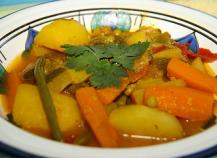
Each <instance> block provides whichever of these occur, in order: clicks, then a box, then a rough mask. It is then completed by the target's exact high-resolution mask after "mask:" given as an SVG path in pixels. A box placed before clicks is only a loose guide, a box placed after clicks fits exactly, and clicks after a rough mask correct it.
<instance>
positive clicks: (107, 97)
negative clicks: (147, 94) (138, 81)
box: [96, 79, 129, 105]
mask: <svg viewBox="0 0 217 158" xmlns="http://www.w3.org/2000/svg"><path fill="white" fill-rule="evenodd" d="M128 84H129V80H128V79H124V80H123V82H122V84H121V86H120V88H117V87H107V88H103V89H98V90H96V92H97V96H98V97H99V100H100V101H101V102H102V103H103V104H104V105H107V104H110V103H112V102H113V101H114V100H115V98H117V97H118V96H119V95H120V94H121V92H123V91H124V89H125V88H126V87H127V85H128Z"/></svg>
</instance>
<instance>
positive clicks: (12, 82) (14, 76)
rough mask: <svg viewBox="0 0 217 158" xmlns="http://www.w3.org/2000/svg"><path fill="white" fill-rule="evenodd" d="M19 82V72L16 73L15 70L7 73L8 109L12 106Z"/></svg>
mask: <svg viewBox="0 0 217 158" xmlns="http://www.w3.org/2000/svg"><path fill="white" fill-rule="evenodd" d="M19 84H21V78H20V76H19V73H17V72H16V71H11V72H9V73H7V88H8V89H7V96H8V101H9V103H8V106H9V111H11V110H12V108H13V104H14V100H15V95H16V93H17V88H18V86H19Z"/></svg>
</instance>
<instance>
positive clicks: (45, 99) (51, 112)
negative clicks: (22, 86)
mask: <svg viewBox="0 0 217 158" xmlns="http://www.w3.org/2000/svg"><path fill="white" fill-rule="evenodd" d="M44 62H45V59H44V58H43V57H40V58H39V59H38V60H37V61H36V66H35V70H34V75H35V79H36V83H37V86H38V90H39V93H40V97H41V100H42V104H43V108H44V111H45V113H46V116H47V119H48V123H49V125H50V128H51V132H52V136H53V139H55V140H57V141H63V138H62V134H61V131H60V127H59V124H58V122H57V114H56V109H55V107H54V104H53V100H52V98H51V94H50V92H49V89H48V87H47V84H46V80H45V75H44Z"/></svg>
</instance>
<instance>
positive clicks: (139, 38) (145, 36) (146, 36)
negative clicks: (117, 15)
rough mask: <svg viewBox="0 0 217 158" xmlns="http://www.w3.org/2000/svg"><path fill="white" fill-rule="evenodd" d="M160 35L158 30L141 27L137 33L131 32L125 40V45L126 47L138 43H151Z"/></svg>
mask: <svg viewBox="0 0 217 158" xmlns="http://www.w3.org/2000/svg"><path fill="white" fill-rule="evenodd" d="M160 35H161V31H160V30H159V29H155V28H153V27H150V26H148V27H145V26H143V27H142V28H140V29H139V30H138V31H136V32H133V33H132V34H131V35H130V36H129V37H128V38H127V39H126V43H127V44H128V45H132V44H135V43H138V42H145V41H148V42H153V41H156V40H157V39H158V38H159V36H160Z"/></svg>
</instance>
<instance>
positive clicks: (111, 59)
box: [63, 42, 149, 88]
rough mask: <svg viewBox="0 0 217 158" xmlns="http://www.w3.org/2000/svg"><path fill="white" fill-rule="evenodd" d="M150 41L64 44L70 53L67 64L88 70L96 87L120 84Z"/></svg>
mask: <svg viewBox="0 0 217 158" xmlns="http://www.w3.org/2000/svg"><path fill="white" fill-rule="evenodd" d="M148 46H149V43H148V42H143V43H137V44H133V45H131V46H126V45H117V44H111V45H105V46H102V45H100V46H72V45H64V46H63V48H65V52H66V54H67V55H68V59H67V63H66V66H68V67H69V68H73V69H75V70H86V71H87V73H89V74H90V75H91V76H90V82H91V84H92V85H93V86H94V87H97V88H103V87H109V86H116V87H118V86H120V84H121V81H120V80H121V78H122V77H126V76H127V72H126V69H132V67H133V64H134V60H136V59H137V58H139V57H140V56H141V55H142V54H143V53H144V52H145V50H146V49H147V48H148Z"/></svg>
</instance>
